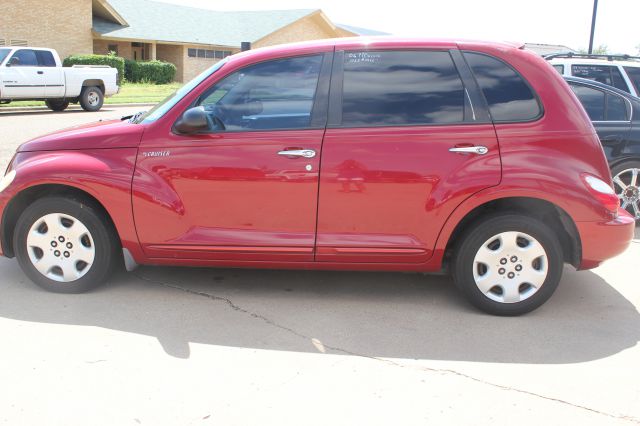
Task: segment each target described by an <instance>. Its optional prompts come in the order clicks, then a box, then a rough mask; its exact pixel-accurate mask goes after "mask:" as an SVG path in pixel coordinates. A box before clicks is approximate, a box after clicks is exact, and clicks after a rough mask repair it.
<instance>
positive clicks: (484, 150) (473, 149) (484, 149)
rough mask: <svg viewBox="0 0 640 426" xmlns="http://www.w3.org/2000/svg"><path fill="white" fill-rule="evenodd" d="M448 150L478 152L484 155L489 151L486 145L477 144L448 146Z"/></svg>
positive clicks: (468, 152)
mask: <svg viewBox="0 0 640 426" xmlns="http://www.w3.org/2000/svg"><path fill="white" fill-rule="evenodd" d="M449 152H462V153H467V154H478V155H484V154H486V153H487V152H489V148H487V147H486V146H482V145H478V146H460V147H455V148H449Z"/></svg>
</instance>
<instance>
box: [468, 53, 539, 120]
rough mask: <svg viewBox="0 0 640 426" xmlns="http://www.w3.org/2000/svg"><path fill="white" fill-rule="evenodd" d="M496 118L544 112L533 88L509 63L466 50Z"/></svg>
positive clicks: (534, 115)
mask: <svg viewBox="0 0 640 426" xmlns="http://www.w3.org/2000/svg"><path fill="white" fill-rule="evenodd" d="M464 57H465V59H466V61H467V63H468V64H469V66H470V67H471V70H472V71H473V73H474V75H475V77H476V81H477V82H478V85H479V86H480V88H481V89H482V93H484V97H485V99H486V100H487V104H488V105H489V112H490V113H491V118H492V119H493V120H494V121H501V122H505V121H507V122H508V121H527V120H533V119H535V118H537V117H539V116H540V114H541V112H542V111H541V109H540V105H539V104H538V100H537V99H536V97H535V95H534V94H533V91H532V90H531V88H530V87H529V85H528V84H527V83H526V82H525V81H524V79H523V78H522V77H521V76H520V75H519V74H518V73H517V72H516V71H515V70H514V69H513V68H511V67H510V66H509V65H507V64H506V63H504V62H502V61H501V60H499V59H496V58H493V57H491V56H487V55H484V54H481V53H472V52H465V53H464Z"/></svg>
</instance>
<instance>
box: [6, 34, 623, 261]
mask: <svg viewBox="0 0 640 426" xmlns="http://www.w3.org/2000/svg"><path fill="white" fill-rule="evenodd" d="M362 49H371V50H386V49H403V50H407V49H408V50H411V49H435V50H449V51H452V50H465V51H473V52H480V53H483V54H487V55H491V56H493V57H495V58H498V59H500V60H503V61H505V62H507V63H509V64H510V65H511V66H512V67H513V68H514V69H515V70H517V71H518V72H519V73H520V74H521V75H522V76H523V77H524V78H525V79H526V80H527V81H528V83H529V84H530V85H531V87H533V88H534V89H535V91H536V93H537V96H538V97H539V101H540V104H541V105H542V107H543V114H542V116H541V117H540V118H538V119H536V120H534V121H529V122H523V123H504V124H500V123H483V124H472V125H469V124H465V125H438V126H387V127H371V128H331V127H330V126H329V127H323V128H320V129H311V130H287V131H252V132H228V133H208V134H192V135H184V134H179V133H177V132H175V131H174V130H173V126H174V124H175V123H176V121H177V120H178V119H179V118H180V116H181V115H182V113H183V112H184V111H185V110H186V109H187V108H188V107H189V106H190V105H191V104H192V103H193V102H194V100H195V99H197V98H198V97H199V96H200V95H201V94H202V93H203V92H204V91H205V90H206V88H208V87H209V86H211V85H212V84H214V83H215V82H217V81H220V80H221V79H223V78H224V77H225V76H227V75H229V74H231V73H233V72H234V71H236V70H238V69H241V68H242V67H245V66H247V65H249V64H253V63H257V62H260V61H265V60H270V59H273V58H282V57H288V56H297V55H304V54H310V53H317V52H326V53H332V52H343V51H350V50H362ZM470 141H472V142H473V143H474V144H481V145H483V146H486V147H487V148H488V149H489V152H488V155H483V156H473V155H468V154H458V153H451V152H449V149H450V148H451V147H464V146H469V145H471V144H470ZM291 148H304V149H313V150H314V151H316V152H317V153H319V155H317V156H315V157H314V158H296V159H292V158H288V157H285V156H280V155H274V153H276V152H278V151H281V150H285V149H291ZM10 168H11V169H12V170H15V171H16V176H15V179H14V180H13V182H12V183H11V184H10V185H9V186H8V187H7V188H6V189H5V190H4V191H2V192H1V193H0V213H1V214H2V218H3V220H2V228H1V231H2V252H3V253H4V255H5V256H12V255H13V248H12V235H13V234H12V231H13V227H14V226H15V223H16V220H17V216H18V215H19V213H20V211H21V209H23V208H24V206H25V205H26V204H28V202H29V200H30V199H33V197H37V196H40V195H42V194H43V193H46V192H48V191H60V190H61V189H63V190H66V189H70V190H72V191H78V192H82V193H85V194H88V195H89V196H90V197H92V198H94V199H95V200H97V201H98V202H99V203H100V205H101V206H103V208H104V210H105V211H106V212H107V213H108V216H109V218H110V219H111V220H112V222H113V225H114V226H115V229H116V230H117V233H118V236H119V239H120V241H121V244H122V248H124V249H126V251H127V252H128V253H129V254H130V255H131V257H132V258H133V260H135V262H136V263H138V264H165V265H200V266H205V265H217V266H233V267H265V268H312V269H352V270H365V269H366V270H371V269H375V270H397V271H400V270H402V271H426V272H428V271H440V270H442V269H443V264H444V261H445V260H446V253H447V252H448V250H449V249H451V248H452V247H453V245H454V244H455V238H456V236H457V235H459V232H460V230H461V229H462V228H463V227H464V224H465V223H466V221H467V220H468V219H469V218H471V217H473V216H474V215H476V214H477V213H478V212H479V211H481V210H482V209H484V208H488V206H492V208H496V206H497V208H500V206H501V205H502V204H501V203H503V202H504V203H507V202H516V201H517V202H518V203H521V202H523V203H524V204H522V205H524V206H526V205H527V204H526V203H527V202H530V203H531V204H530V205H531V206H532V208H534V207H535V208H537V207H539V206H543V207H545V208H548V209H549V212H552V213H553V214H554V215H555V216H554V217H555V218H556V219H557V220H558V221H559V223H561V224H562V229H563V230H564V231H563V232H566V234H567V235H568V236H569V237H570V238H569V239H568V240H570V241H569V242H567V243H566V252H565V257H566V260H567V261H568V262H570V263H572V264H574V266H576V267H577V268H580V269H586V268H593V267H595V266H597V265H599V264H600V263H601V262H602V261H604V260H606V259H608V258H610V257H612V256H615V255H617V254H619V253H621V252H622V251H624V250H625V249H626V247H627V246H628V244H629V242H630V240H631V239H632V236H633V232H634V221H633V219H632V218H631V217H630V216H629V215H628V214H627V213H626V212H625V211H623V210H619V211H618V213H617V214H616V213H615V212H611V211H609V210H607V209H606V208H605V206H603V203H602V202H601V201H600V200H598V199H597V198H596V197H594V196H593V195H592V194H591V193H590V192H589V191H588V190H587V188H586V186H585V184H584V183H583V182H582V180H581V176H582V175H584V174H589V175H592V176H595V177H597V178H599V179H602V180H603V181H605V182H608V183H610V182H611V176H610V172H609V168H608V166H607V162H606V160H605V157H604V155H603V152H602V148H601V145H600V143H599V140H598V138H597V136H596V133H595V131H594V128H593V127H592V126H591V123H590V121H589V118H588V117H587V116H586V114H585V112H584V110H583V108H582V107H581V105H580V103H579V102H578V100H577V99H576V98H575V96H574V95H573V93H572V92H571V90H570V89H569V88H568V86H567V85H566V83H565V82H564V80H563V79H562V77H561V76H560V75H558V74H557V73H556V72H555V71H554V70H553V68H551V66H550V65H548V64H547V63H546V62H545V61H544V59H542V58H540V57H537V56H536V55H535V54H534V53H532V52H529V51H527V50H524V49H521V48H519V46H517V45H510V44H495V43H482V42H458V41H447V40H443V41H425V40H409V39H384V38H382V39H375V38H372V39H342V40H328V41H318V42H309V43H303V44H295V45H285V46H278V47H273V48H265V49H259V50H256V51H250V52H246V53H242V54H238V55H234V56H232V57H230V58H229V60H228V62H226V63H225V65H224V66H223V67H222V68H221V69H220V70H219V71H217V72H215V73H213V74H211V75H210V76H209V77H208V78H206V79H204V80H203V81H202V82H201V83H200V84H199V85H197V86H196V87H195V88H194V89H193V90H192V91H191V92H189V93H188V94H187V95H186V96H184V98H182V99H181V100H180V101H179V102H178V103H177V104H175V106H173V107H172V108H171V109H170V110H169V111H168V112H166V114H165V115H164V116H162V117H161V118H160V119H158V120H157V121H154V122H151V123H140V124H135V123H131V122H129V121H126V120H125V121H110V122H101V123H94V124H90V125H87V126H82V127H77V128H72V129H68V130H63V131H60V132H56V133H53V134H50V135H46V136H43V137H40V138H37V139H35V140H32V141H30V142H27V143H25V144H23V145H22V146H21V147H20V148H19V150H18V152H17V154H16V156H15V158H14V160H13V162H12V164H11V166H10Z"/></svg>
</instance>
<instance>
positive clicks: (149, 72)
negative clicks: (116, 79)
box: [124, 59, 176, 84]
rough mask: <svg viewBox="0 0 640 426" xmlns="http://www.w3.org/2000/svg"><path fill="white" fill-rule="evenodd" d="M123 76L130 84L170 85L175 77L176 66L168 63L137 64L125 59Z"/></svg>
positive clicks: (150, 62)
mask: <svg viewBox="0 0 640 426" xmlns="http://www.w3.org/2000/svg"><path fill="white" fill-rule="evenodd" d="M124 62H125V71H124V75H125V78H126V79H127V81H130V82H132V83H140V82H151V83H156V84H166V83H171V82H172V81H173V79H174V77H175V76H176V66H175V65H173V64H172V63H169V62H162V61H147V62H138V61H132V60H129V59H126V60H125V61H124Z"/></svg>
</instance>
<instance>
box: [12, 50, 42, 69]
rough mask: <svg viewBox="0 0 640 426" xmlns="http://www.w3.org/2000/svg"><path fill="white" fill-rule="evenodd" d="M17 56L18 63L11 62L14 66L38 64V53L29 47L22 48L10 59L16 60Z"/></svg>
mask: <svg viewBox="0 0 640 426" xmlns="http://www.w3.org/2000/svg"><path fill="white" fill-rule="evenodd" d="M16 58H17V61H18V62H17V63H16V64H11V66H13V67H35V66H37V65H38V58H36V54H35V53H34V51H33V50H29V49H21V50H18V51H17V52H16V53H14V54H13V56H12V57H11V59H9V61H11V62H12V61H15V60H16Z"/></svg>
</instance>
